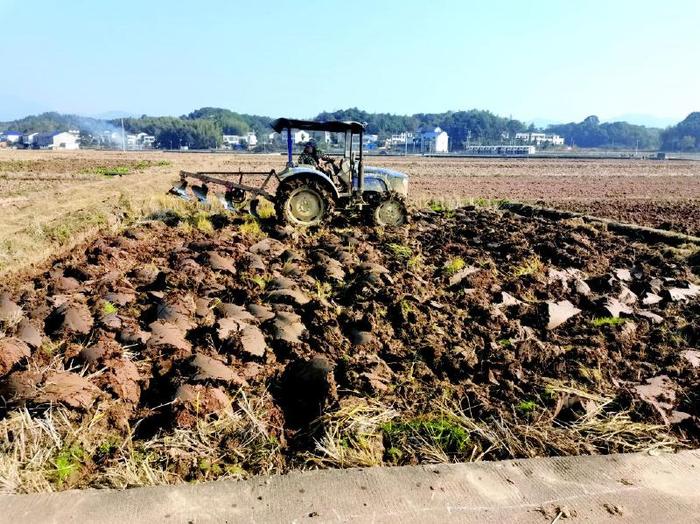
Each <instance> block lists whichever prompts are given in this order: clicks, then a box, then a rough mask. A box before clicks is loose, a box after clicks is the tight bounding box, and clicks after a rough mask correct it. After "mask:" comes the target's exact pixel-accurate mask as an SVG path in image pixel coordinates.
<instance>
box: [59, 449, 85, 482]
mask: <svg viewBox="0 0 700 524" xmlns="http://www.w3.org/2000/svg"><path fill="white" fill-rule="evenodd" d="M84 455H85V452H84V451H83V449H82V448H81V447H80V446H71V447H69V448H64V449H62V450H61V451H60V452H59V453H58V455H57V456H56V459H55V460H54V467H55V470H54V471H53V478H54V480H55V482H56V484H57V485H58V486H59V487H60V486H62V485H63V484H64V483H65V482H66V481H67V480H68V479H70V477H72V476H73V474H74V473H76V472H77V471H78V470H79V469H80V466H81V464H82V460H83V457H84Z"/></svg>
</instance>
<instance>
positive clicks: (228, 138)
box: [222, 135, 243, 148]
mask: <svg viewBox="0 0 700 524" xmlns="http://www.w3.org/2000/svg"><path fill="white" fill-rule="evenodd" d="M242 138H243V137H241V135H224V136H223V138H222V143H223V145H224V147H229V148H234V147H238V146H240V145H241V139H242Z"/></svg>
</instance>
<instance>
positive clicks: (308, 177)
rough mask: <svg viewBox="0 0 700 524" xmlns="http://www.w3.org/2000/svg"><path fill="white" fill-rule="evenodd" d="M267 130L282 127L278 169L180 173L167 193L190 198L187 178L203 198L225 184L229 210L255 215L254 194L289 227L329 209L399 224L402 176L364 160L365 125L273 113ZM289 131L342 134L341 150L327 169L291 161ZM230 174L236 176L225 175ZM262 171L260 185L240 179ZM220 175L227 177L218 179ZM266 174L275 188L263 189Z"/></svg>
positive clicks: (320, 218) (404, 188)
mask: <svg viewBox="0 0 700 524" xmlns="http://www.w3.org/2000/svg"><path fill="white" fill-rule="evenodd" d="M271 126H272V129H274V130H275V131H276V132H278V133H280V134H283V133H285V132H286V141H287V164H286V166H285V168H284V169H283V170H282V171H280V172H279V173H278V172H276V171H275V170H272V171H270V172H253V171H248V172H243V171H238V172H205V171H199V172H194V173H193V172H187V171H181V172H180V185H179V186H176V187H173V188H172V189H171V190H170V192H171V193H173V194H175V195H177V196H179V197H181V198H184V199H186V200H190V199H191V198H190V196H189V194H188V193H187V187H188V184H189V182H190V181H191V180H198V181H200V182H201V185H193V186H191V189H192V192H193V193H194V195H195V197H196V198H197V199H198V200H199V201H202V202H206V201H207V199H208V193H209V186H210V185H218V186H221V187H223V188H225V193H224V195H223V198H222V203H223V204H224V207H225V208H226V209H228V210H230V211H240V210H243V209H246V208H247V209H248V211H249V212H250V213H252V214H253V215H257V208H258V203H259V198H261V197H262V198H265V199H267V200H269V201H270V202H272V203H273V204H274V206H275V212H276V214H277V218H278V219H279V221H280V222H282V223H287V224H291V225H294V226H318V225H320V224H322V223H323V222H325V221H326V220H327V219H329V218H330V217H331V216H332V215H333V213H334V212H336V211H337V212H339V213H343V214H361V215H362V216H364V217H365V218H366V219H367V220H369V221H370V222H371V223H372V224H374V225H378V226H385V227H395V226H400V225H401V224H403V223H404V222H405V221H406V217H407V212H406V204H405V201H406V196H407V194H408V176H407V175H405V174H403V173H400V172H398V171H393V170H390V169H384V168H378V167H370V166H365V165H364V155H363V148H362V144H363V143H364V133H365V124H362V123H360V122H337V121H333V122H314V121H308V120H293V119H288V118H279V119H277V120H275V121H273V122H272V123H271ZM293 130H303V131H328V132H331V133H344V134H345V140H344V151H343V155H342V157H340V158H337V159H336V158H332V168H331V169H329V170H328V171H323V170H321V169H319V168H317V166H313V165H306V164H302V165H297V164H295V163H294V159H293V147H294V140H293ZM232 175H234V176H237V177H238V180H233V179H231V178H230V177H231V176H232ZM247 175H248V176H250V175H257V176H260V175H266V177H265V180H264V182H263V183H262V185H261V186H260V187H254V186H251V185H248V184H245V183H244V177H245V176H247ZM220 176H226V177H227V178H220ZM272 179H275V180H277V182H278V184H277V190H276V191H275V193H274V194H273V193H271V192H269V191H267V189H266V188H267V186H268V184H269V183H270V182H271V180H272Z"/></svg>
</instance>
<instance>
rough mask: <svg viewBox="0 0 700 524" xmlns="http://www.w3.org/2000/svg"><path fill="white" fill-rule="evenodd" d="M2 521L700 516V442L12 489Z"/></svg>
mask: <svg viewBox="0 0 700 524" xmlns="http://www.w3.org/2000/svg"><path fill="white" fill-rule="evenodd" d="M0 507H1V508H2V511H1V512H0V521H1V522H11V523H13V524H17V523H21V522H42V523H43V522H60V523H64V522H79V523H87V522H115V523H130V522H148V523H152V522H167V523H179V522H186V523H189V522H192V523H201V522H309V523H320V522H399V523H401V524H406V523H409V522H421V523H424V522H425V523H431V522H435V523H444V522H479V523H482V522H535V523H552V522H559V523H560V524H564V523H569V522H616V523H617V522H619V523H622V522H635V523H641V522H645V523H648V522H672V523H674V524H678V523H682V522H700V450H696V451H685V452H681V453H678V454H668V455H660V456H650V455H643V454H629V455H610V456H599V457H568V458H552V459H530V460H512V461H504V462H482V463H474V464H452V465H440V466H416V467H401V468H370V469H364V470H324V471H307V472H297V473H290V474H288V475H283V476H274V477H257V478H253V479H251V480H247V481H238V482H236V481H223V482H211V483H205V484H200V485H183V486H175V487H173V486H162V487H154V488H140V489H131V490H126V491H72V492H64V493H56V494H44V495H22V496H12V495H4V496H0Z"/></svg>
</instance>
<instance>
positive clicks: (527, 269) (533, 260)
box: [513, 255, 544, 277]
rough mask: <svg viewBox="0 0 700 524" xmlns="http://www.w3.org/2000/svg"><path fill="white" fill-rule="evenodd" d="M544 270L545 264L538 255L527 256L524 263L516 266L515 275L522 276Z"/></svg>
mask: <svg viewBox="0 0 700 524" xmlns="http://www.w3.org/2000/svg"><path fill="white" fill-rule="evenodd" d="M543 271H544V264H542V260H540V257H538V256H537V255H533V256H531V257H529V258H526V259H525V260H524V261H523V263H522V264H520V265H519V266H518V267H516V268H515V270H514V271H513V275H514V276H516V277H522V276H525V275H535V274H539V273H542V272H543Z"/></svg>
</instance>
